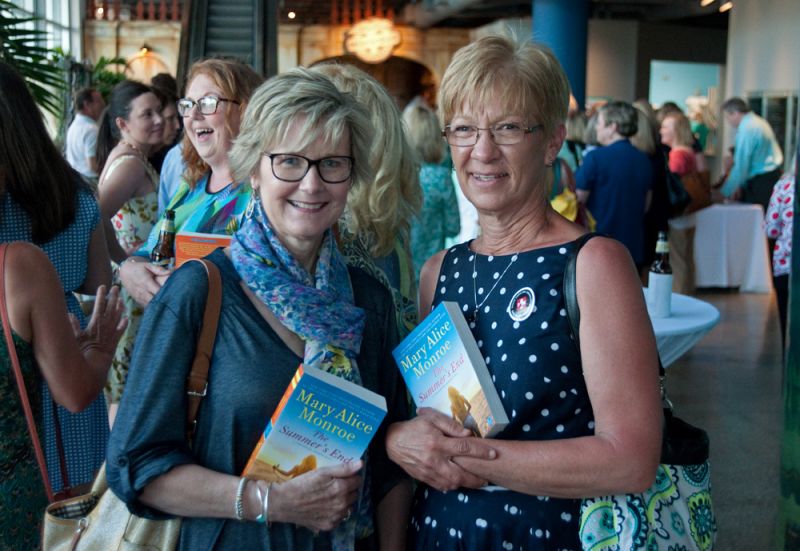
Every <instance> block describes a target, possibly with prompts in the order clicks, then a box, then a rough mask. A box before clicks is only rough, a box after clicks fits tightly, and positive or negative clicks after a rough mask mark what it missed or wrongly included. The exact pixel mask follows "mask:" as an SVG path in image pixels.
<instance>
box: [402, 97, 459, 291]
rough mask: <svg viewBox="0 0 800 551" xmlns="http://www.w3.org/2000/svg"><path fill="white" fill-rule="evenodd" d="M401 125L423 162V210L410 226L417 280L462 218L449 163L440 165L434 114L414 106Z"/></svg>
mask: <svg viewBox="0 0 800 551" xmlns="http://www.w3.org/2000/svg"><path fill="white" fill-rule="evenodd" d="M403 122H405V124H406V129H407V131H408V141H409V142H410V143H411V146H412V147H413V148H414V149H416V151H417V154H418V155H419V157H420V160H421V161H422V166H420V168H419V183H420V187H422V195H423V202H422V210H421V211H420V213H419V214H418V215H417V217H416V219H415V220H414V225H413V226H412V227H411V258H413V259H414V275H415V276H416V278H417V280H419V271H420V269H421V268H422V265H423V264H424V263H425V261H426V260H428V258H430V257H431V256H433V255H434V254H436V253H437V252H439V251H441V250H442V249H443V248H444V243H445V239H447V238H448V237H453V236H456V235H458V232H459V231H460V230H461V218H460V217H459V214H458V197H457V196H456V189H455V187H453V180H452V179H451V177H450V163H447V166H445V165H443V164H442V160H443V158H444V156H445V155H444V153H445V149H444V143H443V142H442V131H441V129H440V128H439V120H438V119H437V118H436V113H434V112H433V111H431V110H430V108H428V107H426V106H424V105H413V106H410V107H406V109H405V110H404V111H403Z"/></svg>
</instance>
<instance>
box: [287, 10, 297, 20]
mask: <svg viewBox="0 0 800 551" xmlns="http://www.w3.org/2000/svg"><path fill="white" fill-rule="evenodd" d="M286 17H288V18H289V19H294V18H295V17H297V14H296V13H294V12H293V11H290V12H289V13H287V14H286Z"/></svg>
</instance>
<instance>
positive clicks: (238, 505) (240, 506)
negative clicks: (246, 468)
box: [233, 476, 247, 522]
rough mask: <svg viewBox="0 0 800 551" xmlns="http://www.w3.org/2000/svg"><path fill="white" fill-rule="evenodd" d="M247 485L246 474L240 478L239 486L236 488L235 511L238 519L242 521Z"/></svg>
mask: <svg viewBox="0 0 800 551" xmlns="http://www.w3.org/2000/svg"><path fill="white" fill-rule="evenodd" d="M245 486H247V478H245V477H244V476H243V477H242V478H240V479H239V487H238V488H237V489H236V501H234V502H233V511H234V514H235V515H236V520H238V521H239V522H242V521H243V520H244V499H243V498H244V489H245Z"/></svg>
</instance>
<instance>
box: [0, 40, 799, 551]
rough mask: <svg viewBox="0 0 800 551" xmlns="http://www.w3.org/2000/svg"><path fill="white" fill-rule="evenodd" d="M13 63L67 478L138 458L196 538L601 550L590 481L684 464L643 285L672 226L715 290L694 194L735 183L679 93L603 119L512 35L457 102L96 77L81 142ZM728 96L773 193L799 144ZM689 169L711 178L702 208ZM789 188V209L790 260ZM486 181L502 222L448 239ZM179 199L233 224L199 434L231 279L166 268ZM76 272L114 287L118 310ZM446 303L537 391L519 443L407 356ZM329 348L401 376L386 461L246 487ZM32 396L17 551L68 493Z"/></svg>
mask: <svg viewBox="0 0 800 551" xmlns="http://www.w3.org/2000/svg"><path fill="white" fill-rule="evenodd" d="M500 83H502V84H500ZM0 84H2V86H0V201H2V205H0V209H2V211H0V237H2V241H3V242H4V243H5V242H20V241H21V242H24V243H14V244H13V245H11V246H8V247H7V248H4V249H2V250H1V251H0V258H5V260H4V261H3V263H2V265H0V269H2V270H3V276H2V279H3V280H4V282H5V301H6V305H7V309H8V312H9V319H10V328H11V330H12V331H13V335H14V341H13V342H14V346H15V347H16V350H17V353H18V355H19V356H20V360H21V362H20V363H21V364H22V365H23V368H24V372H25V376H26V387H27V390H28V392H29V393H30V395H31V396H33V398H34V400H33V404H34V416H35V418H36V425H37V427H38V429H39V433H40V434H41V435H42V437H43V441H44V442H45V444H46V445H45V448H46V455H47V476H48V479H49V482H50V484H51V485H52V487H53V488H54V489H55V490H58V489H63V488H69V487H77V486H79V485H82V484H85V483H87V482H90V481H91V479H92V477H93V475H94V473H95V472H96V471H97V469H98V468H99V467H100V465H101V464H102V462H103V461H104V460H107V463H106V472H107V477H108V481H109V485H110V488H111V490H112V491H113V492H114V493H115V494H116V495H117V496H119V498H120V499H122V500H123V501H124V502H125V503H126V504H127V505H128V507H129V508H130V510H131V511H132V512H134V513H136V514H138V515H141V516H145V517H152V518H169V517H175V516H177V517H181V518H182V519H183V521H182V524H181V528H180V540H179V548H180V549H186V550H188V549H211V548H213V549H245V548H246V549H264V550H267V549H298V550H312V549H314V550H317V549H319V550H323V549H335V550H339V549H351V550H352V549H378V548H380V549H389V550H391V549H406V548H413V549H431V548H434V547H438V548H445V549H462V548H464V547H467V548H473V549H505V548H509V547H507V545H512V546H513V547H514V548H517V547H522V548H530V549H550V548H559V549H577V548H579V547H580V540H579V520H580V504H581V499H582V498H586V497H593V496H598V495H604V494H616V493H626V492H640V491H643V490H644V489H646V488H648V487H649V486H650V485H651V484H652V483H653V481H654V478H655V474H656V468H657V465H658V462H659V450H660V445H661V431H660V426H661V422H662V413H661V401H660V395H659V393H658V359H657V352H656V346H655V339H654V336H653V333H652V329H651V325H650V323H649V320H648V314H647V310H646V307H645V304H644V300H643V297H642V292H641V286H642V279H641V278H642V276H643V274H646V271H647V270H646V268H647V266H648V265H649V263H650V262H651V260H652V254H653V252H654V249H655V239H656V235H657V234H658V232H659V231H669V234H670V241H671V243H672V251H673V259H674V262H675V270H676V277H675V285H676V290H679V291H681V292H691V291H692V289H693V275H692V263H693V260H692V258H693V251H692V242H693V231H694V230H693V225H694V221H693V218H692V216H693V215H692V213H693V212H694V211H696V210H697V209H699V208H702V207H704V206H707V205H708V204H710V202H711V185H710V178H709V176H708V171H707V169H706V166H705V162H704V159H703V158H702V150H701V149H700V148H699V147H698V145H697V143H696V142H697V138H696V136H695V135H694V134H693V133H692V130H691V125H690V121H689V119H688V118H687V117H686V115H684V114H683V113H682V112H681V110H680V109H679V108H678V107H677V106H664V107H662V108H661V109H660V110H659V111H658V112H657V113H654V112H653V111H652V109H650V106H649V104H630V103H626V102H622V101H611V102H608V103H606V104H604V105H602V106H601V107H599V108H598V109H596V110H595V112H594V113H591V114H590V116H587V114H585V113H581V112H580V110H579V109H578V106H577V105H576V104H575V102H574V98H571V96H570V87H569V83H568V81H567V78H566V75H565V74H564V71H563V69H562V68H561V66H560V64H559V62H558V61H557V60H556V58H555V57H554V56H553V54H552V53H551V52H550V51H549V50H547V49H546V48H544V47H542V46H539V45H536V44H533V43H531V42H517V41H515V40H512V39H510V38H507V37H502V36H490V37H484V38H481V39H479V40H477V41H476V42H474V43H472V44H470V45H468V46H466V47H464V48H462V49H461V50H459V51H458V52H457V53H456V54H455V56H454V57H453V59H452V61H451V63H450V65H449V66H448V68H447V70H446V71H445V73H444V75H443V78H442V81H441V85H440V90H439V95H438V98H437V104H438V107H437V109H438V113H437V110H436V109H434V108H433V107H431V106H430V105H428V104H427V102H426V101H419V102H416V101H415V102H412V103H411V104H409V106H408V107H407V108H406V109H405V110H403V111H401V110H400V109H399V108H398V106H397V104H396V102H395V100H394V99H393V98H392V96H391V95H390V94H389V93H388V92H387V91H386V89H385V88H384V87H383V86H382V85H381V84H380V83H378V82H377V81H376V80H375V79H373V78H372V77H370V76H368V75H367V74H365V73H364V72H362V71H360V70H359V69H356V68H355V67H352V66H349V65H344V64H321V65H318V66H315V67H313V68H310V69H306V68H297V69H292V70H290V71H287V72H285V73H283V74H280V75H278V76H274V77H272V78H270V79H268V80H266V81H265V80H264V78H263V77H262V76H261V75H258V74H257V73H256V72H254V71H253V69H251V68H250V67H249V66H247V65H245V64H244V63H241V62H238V61H234V60H230V59H218V58H213V59H205V60H200V61H197V62H195V63H194V64H193V65H192V66H191V68H190V69H189V71H188V74H187V77H186V84H185V90H184V92H183V94H182V95H181V94H179V92H178V89H177V86H176V84H175V82H174V79H170V78H169V77H168V76H167V75H160V76H159V77H157V78H154V79H153V83H152V85H151V86H147V85H145V84H143V83H140V82H136V81H131V80H126V81H123V82H122V83H120V84H118V85H117V86H116V87H115V88H114V89H113V90H112V92H111V94H110V95H109V97H107V98H103V97H102V96H101V95H100V94H99V93H98V92H97V91H96V90H93V89H83V90H80V91H78V92H77V93H76V94H75V98H74V100H75V105H74V107H75V111H76V117H75V120H74V122H73V123H72V125H71V126H70V128H69V130H68V132H67V137H66V146H65V155H62V154H61V153H60V152H59V151H58V150H57V148H56V147H55V145H54V144H53V142H52V140H51V139H50V138H49V136H48V135H47V132H46V129H45V126H44V124H43V122H42V118H41V116H40V114H39V111H38V110H37V108H36V107H35V105H34V103H33V99H32V97H31V95H30V93H29V92H28V90H27V89H26V86H25V83H24V81H23V80H22V79H21V78H20V77H19V75H17V74H16V73H15V72H14V70H13V69H11V68H10V67H8V66H7V65H5V64H4V63H2V62H0ZM179 96H180V99H178V98H179ZM723 109H724V111H725V113H726V117H727V118H728V120H729V122H730V123H731V124H732V125H733V126H735V127H738V128H739V132H737V138H736V150H735V154H734V158H733V162H732V168H731V170H730V172H729V174H728V178H727V180H726V181H725V183H724V185H723V187H722V192H723V193H724V194H725V195H726V196H728V197H731V198H741V199H744V200H749V201H755V202H761V201H762V200H763V198H764V196H765V191H764V190H765V189H766V188H767V186H769V189H770V191H771V189H772V185H773V184H774V183H775V180H776V179H777V178H774V176H775V172H776V170H777V167H778V166H779V165H780V164H781V163H782V159H781V154H780V150H779V149H778V150H777V151H776V150H775V149H774V147H773V146H772V142H770V140H769V139H768V138H769V136H767V137H766V138H764V137H763V136H762V137H761V138H757V137H754V136H755V134H756V133H758V132H761V133H762V134H765V133H766V131H765V129H764V128H763V125H761V124H760V121H759V118H758V117H757V116H755V115H754V114H752V113H748V112H747V108H746V105H744V106H743V102H741V100H739V101H733V100H729V102H726V103H725V105H724V106H723ZM742 109H744V110H742ZM740 134H741V139H740ZM772 140H773V141H774V136H773V137H772ZM751 149H752V150H753V152H752V154H747V155H746V153H747V152H748V151H750V150H751ZM762 152H766V158H764V159H761V158H760V157H758V156H757V155H758V154H760V153H762ZM670 173H674V174H675V175H677V177H678V178H680V179H681V181H682V182H683V185H684V186H685V188H686V190H687V191H688V193H689V195H690V197H691V202H690V204H689V205H688V207H686V208H685V209H683V210H682V211H680V212H675V211H674V209H672V206H671V205H670V199H669V195H668V192H667V177H668V176H669V175H670ZM454 180H455V181H456V182H457V187H454ZM789 187H791V189H792V190H793V185H791V186H789V184H788V180H786V179H784V180H781V181H780V182H778V183H777V184H776V186H775V190H776V192H775V193H776V197H774V198H773V203H772V205H770V211H769V215H768V218H772V219H773V220H774V221H775V224H773V225H772V226H770V232H771V233H770V235H772V236H773V237H776V238H778V243H779V248H780V251H781V253H782V254H781V255H776V259H777V262H778V263H779V264H781V265H785V263H786V254H788V253H787V252H786V251H787V250H788V251H790V250H791V241H790V239H789V242H788V243H787V241H786V237H785V235H786V234H785V232H784V233H781V229H780V228H779V227H778V222H780V221H783V222H788V223H789V224H790V223H791V214H788V215H787V214H786V213H785V210H786V206H787V204H789V203H790V201H787V199H786V197H787V196H788V194H789V193H790V191H789ZM458 194H460V195H461V196H463V197H464V198H466V200H468V201H469V203H471V205H472V206H473V208H474V211H475V212H476V216H477V225H478V227H479V234H478V235H477V237H475V238H473V239H468V240H466V241H464V242H462V243H458V244H455V245H453V246H451V247H449V248H446V247H445V243H446V241H447V240H448V239H449V238H452V237H453V236H455V235H458V234H459V232H460V231H462V224H461V221H460V219H459V203H458V201H459V200H458V198H457V195H458ZM767 197H768V196H767ZM765 206H766V203H765ZM167 211H169V216H170V218H171V219H174V225H175V229H176V230H178V231H190V232H201V233H210V234H221V235H229V236H231V242H230V245H229V246H228V247H225V248H221V249H217V250H216V251H215V252H213V253H212V254H211V255H209V256H208V257H207V259H208V260H209V261H211V262H212V263H213V264H215V265H216V266H217V268H218V270H219V272H220V274H221V279H222V308H221V313H220V317H219V322H218V328H217V332H216V336H215V345H214V348H213V353H212V356H211V358H210V371H209V376H208V387H207V388H208V390H207V395H206V396H205V398H204V401H203V405H202V407H201V409H200V412H199V416H198V418H197V424H196V428H195V431H194V439H193V440H192V443H191V446H190V445H189V444H188V442H187V440H186V431H185V428H186V427H185V426H184V424H185V419H186V418H187V399H186V387H185V381H186V378H187V374H188V372H189V370H190V369H191V366H192V362H193V358H194V356H195V352H196V347H197V338H198V335H199V333H200V330H201V323H202V318H203V310H204V305H205V301H206V296H207V293H208V288H209V287H208V284H207V283H206V281H207V280H206V276H205V271H204V270H203V268H202V267H201V266H200V265H198V264H195V263H189V264H188V265H185V266H183V267H181V268H179V269H173V268H171V267H163V266H158V265H156V264H153V263H150V262H149V255H150V251H151V250H152V249H153V247H154V246H155V244H156V241H157V239H158V235H159V229H160V227H161V225H162V221H163V219H164V217H166V216H168V215H167V214H166V212H167ZM595 229H596V230H597V231H598V232H600V233H601V234H603V236H601V237H598V238H596V239H592V240H591V241H589V242H588V243H587V244H586V246H585V247H583V249H581V253H580V255H579V256H578V260H577V280H576V292H577V297H578V301H579V305H580V311H581V323H580V328H579V336H580V343H581V344H580V347H578V346H577V345H576V339H574V338H573V334H572V329H571V327H570V323H569V320H568V319H567V317H566V314H565V310H564V309H565V303H564V296H563V281H564V272H565V269H566V266H567V261H568V259H569V258H570V255H571V254H572V253H573V251H576V250H577V249H576V248H577V247H578V244H577V243H578V240H579V239H580V238H581V237H582V236H584V235H585V234H586V233H587V231H590V230H595ZM782 236H783V237H782ZM777 250H778V249H776V251H777ZM3 255H5V256H4V257H3ZM31 273H36V274H37V275H36V277H35V278H32V277H30V274H31ZM784 275H785V272H779V271H778V270H776V273H775V276H776V287H778V285H779V282H780V284H783V285H784V286H785V283H784V281H783V280H779V279H778V278H780V277H783V276H784ZM76 292H80V293H82V294H84V295H94V297H93V301H92V303H93V305H92V308H93V309H92V310H91V315H90V316H88V319H87V315H85V314H84V309H82V308H81V305H80V304H79V302H78V300H77V299H76V295H75V293H76ZM521 296H522V297H524V298H525V301H524V304H526V305H527V304H530V305H531V307H530V308H525V309H524V312H518V311H515V310H514V308H513V307H512V305H513V304H516V303H518V302H517V301H518V299H519V297H521ZM509 300H511V303H509ZM443 301H452V302H454V303H455V304H456V305H457V306H458V308H459V309H460V310H461V311H462V312H463V313H464V315H465V317H466V319H467V322H468V324H469V327H470V329H471V331H472V333H473V336H474V337H475V339H476V341H477V343H478V347H479V349H480V352H481V354H482V355H483V356H484V359H485V362H486V364H487V367H488V368H489V370H490V372H491V377H492V382H493V383H494V385H495V387H496V389H497V391H498V394H499V395H500V396H501V400H502V403H503V407H504V409H505V410H506V411H507V412H508V413H509V419H510V421H509V424H508V426H507V427H506V428H505V429H504V430H503V431H502V433H501V434H500V435H499V436H498V437H497V438H494V439H490V440H484V439H481V438H478V437H476V436H474V434H473V433H472V432H471V431H470V430H468V429H465V428H464V426H463V425H462V424H460V423H458V422H457V420H456V419H454V417H452V416H450V415H448V414H447V413H446V412H445V413H443V412H438V411H434V410H429V409H422V410H420V411H417V412H415V413H414V414H410V412H412V411H413V409H412V408H411V407H410V405H411V404H410V403H409V399H408V396H407V392H406V389H405V386H404V383H403V380H402V377H401V375H400V371H399V370H398V369H397V368H396V366H395V364H394V360H393V359H392V350H393V349H394V348H395V347H396V346H397V344H398V343H399V342H400V341H401V340H402V339H403V338H404V337H405V336H406V335H408V333H409V332H410V331H411V330H413V328H414V327H415V326H416V325H417V324H418V323H419V321H420V320H421V319H424V318H425V316H426V315H427V314H428V313H430V312H431V310H432V309H433V308H435V307H436V306H437V305H438V304H440V303H442V302H443ZM67 312H69V313H70V314H72V315H73V316H74V319H73V321H72V323H70V320H69V319H68V317H67ZM609 312H613V313H614V315H612V316H609V315H608V313H609ZM0 349H2V354H3V356H4V359H5V360H6V361H5V364H6V365H7V364H8V363H9V362H8V359H7V358H8V356H9V353H10V352H11V351H10V350H9V348H8V345H7V344H4V345H2V346H0ZM587 351H588V352H587ZM300 363H302V364H304V365H308V366H313V367H318V368H320V369H322V370H324V371H327V372H330V373H332V374H334V375H336V376H339V377H342V378H344V379H346V380H349V381H351V382H354V383H356V384H359V385H362V386H364V387H366V388H368V389H370V390H373V391H375V392H377V393H378V394H381V395H382V396H384V397H385V398H386V401H387V410H388V414H387V417H386V419H385V421H384V422H383V423H382V425H381V427H380V429H379V431H378V433H377V435H376V436H375V438H374V439H373V440H372V442H371V443H370V445H369V449H368V452H367V454H366V455H365V457H364V458H363V459H362V460H361V461H357V462H354V463H349V464H342V465H339V466H335V467H321V468H318V469H312V470H309V471H308V472H304V473H302V474H300V475H299V476H296V477H294V478H292V479H291V480H289V481H287V482H284V483H280V484H269V483H267V482H265V481H262V480H252V481H249V480H247V479H244V478H242V475H241V473H242V472H243V469H244V467H245V465H246V463H247V461H248V458H249V457H250V454H251V452H252V450H253V448H254V446H255V444H256V443H257V442H258V440H259V437H260V435H261V434H262V432H263V430H264V424H265V421H266V420H267V419H268V418H269V417H270V415H271V414H272V412H273V411H274V410H275V409H276V408H277V407H278V405H279V403H280V401H281V398H282V396H283V393H284V390H285V389H286V387H287V386H288V385H289V383H290V381H291V380H292V377H293V376H294V374H295V371H296V369H297V366H298V364H300ZM9 369H10V367H9ZM4 380H5V378H4ZM9 380H10V379H9ZM103 389H105V393H103ZM0 396H2V398H3V400H2V406H0V419H2V421H3V423H4V424H3V427H4V428H3V434H2V441H3V442H2V444H0V460H1V461H2V468H3V470H4V472H6V473H7V476H4V477H3V481H2V482H0V490H1V491H0V505H1V506H0V547H3V548H5V547H13V548H31V549H33V548H36V547H37V546H38V545H39V544H38V537H39V533H38V520H39V518H40V517H41V513H42V511H43V508H44V506H45V505H46V503H47V495H46V494H45V491H44V486H43V485H42V481H41V475H40V469H39V466H38V464H37V461H36V457H35V454H34V450H33V446H32V445H31V440H30V437H29V435H28V430H27V428H26V425H25V417H24V415H23V413H22V408H21V406H20V402H19V400H18V391H17V389H16V388H15V387H14V386H13V385H11V384H10V383H4V384H3V385H2V386H0ZM79 410H83V412H82V413H76V412H77V411H79ZM631 412H635V415H633V414H632V413H631ZM6 427H11V428H9V429H8V430H7V429H6ZM109 427H111V429H110V432H109ZM414 481H415V482H414ZM412 482H413V483H412ZM20 519H27V522H20ZM234 520H238V521H239V522H234Z"/></svg>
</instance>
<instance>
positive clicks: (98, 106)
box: [66, 88, 106, 182]
mask: <svg viewBox="0 0 800 551" xmlns="http://www.w3.org/2000/svg"><path fill="white" fill-rule="evenodd" d="M74 105H75V119H73V121H72V124H70V125H69V129H67V140H66V153H67V162H68V163H69V164H70V165H71V166H72V168H74V169H75V170H77V171H78V172H80V173H81V174H82V175H83V176H85V177H86V178H88V179H89V180H90V181H92V182H96V181H97V176H98V175H97V130H98V125H97V121H98V120H100V115H102V114H103V109H105V107H106V102H105V101H103V96H101V95H100V92H98V91H97V90H95V89H94V88H81V89H80V90H78V91H77V92H75V98H74Z"/></svg>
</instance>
